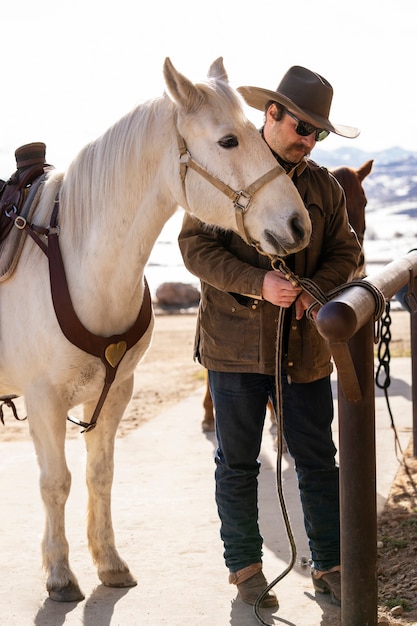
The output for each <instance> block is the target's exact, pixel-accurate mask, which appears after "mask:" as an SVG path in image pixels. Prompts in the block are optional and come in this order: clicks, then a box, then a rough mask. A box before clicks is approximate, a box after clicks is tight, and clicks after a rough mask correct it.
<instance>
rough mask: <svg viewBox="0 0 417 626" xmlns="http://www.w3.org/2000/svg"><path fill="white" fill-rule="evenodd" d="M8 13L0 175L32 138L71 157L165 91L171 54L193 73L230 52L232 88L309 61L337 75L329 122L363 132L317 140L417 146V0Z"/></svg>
mask: <svg viewBox="0 0 417 626" xmlns="http://www.w3.org/2000/svg"><path fill="white" fill-rule="evenodd" d="M145 9H146V10H145ZM0 19H1V33H0V59H1V65H2V72H1V74H2V79H1V86H0V102H1V104H0V111H1V132H0V178H1V177H3V178H6V177H8V176H9V175H10V174H11V173H12V172H13V171H14V169H15V160H14V151H15V149H16V148H17V147H18V146H20V145H22V144H24V143H29V142H32V141H44V142H45V143H46V144H47V160H48V161H49V162H50V163H52V164H53V165H55V166H56V167H57V168H59V169H61V168H65V167H66V166H67V165H68V163H69V162H70V161H71V160H72V159H73V158H74V156H75V155H76V154H77V153H78V151H79V150H80V149H81V148H82V147H83V146H84V145H85V144H86V143H88V142H89V141H90V140H92V139H95V138H96V137H97V136H98V135H100V134H101V133H102V132H103V131H104V130H106V128H108V127H109V126H110V125H111V124H113V123H114V122H115V121H116V120H117V119H119V118H120V117H121V116H122V115H123V114H124V113H126V112H128V111H130V110H131V109H132V108H133V107H134V106H135V105H136V104H138V103H140V102H143V101H145V100H148V99H150V98H154V97H156V96H159V95H161V94H162V92H163V91H164V88H165V85H164V81H163V76H162V65H163V62H164V59H165V57H166V56H169V57H170V58H171V60H172V62H173V63H174V65H175V66H176V68H177V69H178V70H179V71H180V72H182V73H183V74H185V75H186V76H187V77H189V78H190V79H192V80H194V81H196V82H200V81H204V80H205V79H206V76H207V70H208V67H209V65H210V64H211V62H212V61H214V59H216V58H217V57H219V56H223V59H224V64H225V67H226V70H227V72H228V74H229V80H230V82H231V84H232V85H233V86H234V87H237V86H239V85H255V86H258V87H265V88H267V89H275V88H276V87H277V85H278V83H279V81H280V79H281V78H282V76H283V74H284V73H285V72H286V71H287V69H288V68H289V67H290V66H292V65H303V66H305V67H308V68H309V69H311V70H314V71H316V72H318V73H319V74H322V75H323V76H324V77H325V78H327V80H328V81H329V82H330V83H331V84H332V85H333V88H334V97H333V105H332V111H331V115H330V119H331V121H333V122H335V123H340V124H347V125H351V126H357V127H359V128H361V131H362V132H361V135H360V136H359V138H357V139H353V140H352V139H351V140H348V139H340V138H337V137H336V136H335V135H331V136H330V137H329V138H328V139H326V140H325V142H323V144H321V145H320V147H322V148H326V149H328V150H332V149H335V148H338V147H340V146H343V145H349V146H356V147H358V148H361V149H364V150H368V151H371V152H372V151H377V150H381V149H384V148H388V147H392V146H401V147H403V148H406V149H410V150H415V151H417V122H416V119H417V114H416V107H415V93H416V88H415V81H416V78H415V76H416V72H415V59H416V44H415V41H416V29H417V26H416V24H417V2H416V0H396V1H395V2H393V1H392V0H344V2H341V1H340V0H298V1H297V2H293V1H292V0H285V1H280V0H275V2H274V1H273V0H267V1H263V0H258V1H257V2H250V0H210V1H209V2H204V3H203V2H199V0H177V1H175V0H156V1H155V0H153V1H152V0H42V2H39V3H38V2H34V0H4V1H3V2H2V9H1V15H0ZM246 113H247V115H248V117H249V118H250V119H251V120H252V121H253V122H254V123H255V124H256V125H257V126H259V125H260V124H261V122H262V114H261V113H260V112H257V111H255V110H254V109H250V108H248V109H247V111H246ZM313 154H314V153H313Z"/></svg>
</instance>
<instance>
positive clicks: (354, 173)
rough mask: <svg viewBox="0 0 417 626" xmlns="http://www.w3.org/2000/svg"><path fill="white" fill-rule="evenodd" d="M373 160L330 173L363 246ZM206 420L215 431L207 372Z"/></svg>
mask: <svg viewBox="0 0 417 626" xmlns="http://www.w3.org/2000/svg"><path fill="white" fill-rule="evenodd" d="M372 165H373V160H372V159H371V160H370V161H366V162H365V163H364V164H363V165H361V167H358V169H354V168H353V167H347V166H345V165H342V166H341V167H336V168H334V169H330V172H331V173H332V174H333V176H334V177H335V178H336V180H337V181H338V182H339V183H340V185H341V186H342V187H343V190H344V192H345V196H346V209H347V212H348V216H349V222H350V225H351V226H352V228H353V230H354V231H355V232H356V235H357V237H358V240H359V243H360V244H361V246H363V239H364V235H365V226H366V225H365V207H366V204H367V199H366V195H365V191H364V189H363V187H362V182H363V180H364V179H365V178H366V177H367V176H368V175H369V174H370V173H371V170H372ZM356 275H357V277H359V278H363V277H364V276H365V256H364V252H363V247H362V254H361V258H360V261H359V265H358V270H357V274H356ZM268 407H269V409H270V414H271V418H272V419H274V408H273V406H272V404H271V402H269V403H268ZM203 408H204V418H203V421H202V422H201V427H202V429H203V432H212V431H213V430H214V409H213V400H212V397H211V393H210V388H209V385H208V380H207V372H206V392H205V395H204V399H203Z"/></svg>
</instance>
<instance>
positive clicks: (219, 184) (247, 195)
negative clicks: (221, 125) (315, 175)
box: [175, 125, 285, 248]
mask: <svg viewBox="0 0 417 626" xmlns="http://www.w3.org/2000/svg"><path fill="white" fill-rule="evenodd" d="M175 129H176V132H177V141H178V149H179V162H180V176H181V184H182V190H183V193H184V197H185V199H187V191H186V187H185V177H186V174H187V170H188V168H189V167H191V169H193V170H194V171H195V172H197V174H200V176H202V177H203V178H205V180H207V181H208V182H209V183H211V184H212V185H213V186H214V187H216V188H217V189H219V190H220V191H222V192H223V193H224V194H225V195H226V196H228V198H230V199H231V200H232V201H233V206H234V207H235V216H236V225H237V230H238V233H239V235H240V236H241V237H242V239H243V240H244V241H245V242H246V243H247V244H249V245H251V246H255V247H256V248H259V242H258V241H255V240H254V239H251V238H250V237H249V236H248V234H247V232H246V229H245V224H244V216H245V214H246V213H247V211H248V209H249V206H250V203H251V201H252V198H253V196H254V194H255V193H256V192H257V191H258V190H259V189H261V187H263V186H264V185H266V184H267V183H269V182H270V181H271V180H273V179H274V178H276V177H277V176H279V175H280V174H285V171H284V169H283V168H282V167H281V166H280V165H277V166H276V167H274V168H272V170H269V172H266V174H263V175H262V176H260V177H259V178H258V179H257V180H255V182H253V183H252V184H251V185H249V187H247V188H246V189H242V190H240V191H234V190H233V189H232V188H231V187H229V185H226V183H224V182H223V181H222V180H220V179H219V178H217V176H214V175H213V174H210V172H208V171H207V170H206V169H205V168H204V167H202V166H201V165H199V164H198V163H197V162H196V161H195V160H194V159H193V157H192V156H191V153H190V151H189V150H188V148H187V144H186V143H185V139H184V138H183V137H182V136H181V135H180V134H179V132H178V128H177V125H175Z"/></svg>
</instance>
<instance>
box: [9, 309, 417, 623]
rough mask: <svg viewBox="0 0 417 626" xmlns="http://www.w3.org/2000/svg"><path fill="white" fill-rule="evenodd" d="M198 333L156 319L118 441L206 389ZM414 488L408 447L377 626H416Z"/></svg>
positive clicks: (393, 347)
mask: <svg viewBox="0 0 417 626" xmlns="http://www.w3.org/2000/svg"><path fill="white" fill-rule="evenodd" d="M391 319H392V325H391V335H392V338H391V342H390V352H391V356H392V357H393V358H395V357H396V356H409V355H410V323H409V314H408V313H407V312H405V311H393V312H392V313H391ZM194 329H195V315H194V314H172V315H170V314H163V315H161V314H160V315H157V316H156V323H155V332H154V337H153V341H152V345H151V348H150V349H149V351H148V353H147V354H146V355H145V357H144V359H143V360H142V362H141V363H140V364H139V365H138V367H137V369H136V374H135V377H136V384H135V392H134V396H133V398H132V400H131V403H130V405H129V407H128V410H127V412H126V414H125V416H124V418H123V420H122V422H121V424H120V427H119V434H118V436H119V437H125V436H126V435H127V434H129V432H131V431H132V430H135V429H137V428H140V427H141V425H142V424H143V423H145V422H146V421H149V420H152V419H153V418H154V417H155V416H156V415H158V414H159V413H160V412H161V411H162V410H164V409H166V408H167V407H169V406H171V405H173V404H176V403H178V402H179V401H181V400H183V399H184V398H186V397H187V396H188V395H189V394H190V393H191V392H193V391H194V390H195V389H197V388H198V387H201V386H202V385H203V384H204V370H203V369H202V368H201V366H200V365H198V364H197V363H194V362H193V360H192V351H193V341H194ZM19 402H20V404H19V403H18V405H17V406H18V410H19V415H20V416H22V417H23V416H24V404H23V402H22V401H21V400H19ZM3 412H4V421H5V425H4V426H3V425H2V424H0V437H1V439H2V441H10V442H16V441H19V440H23V439H28V438H29V433H28V426H27V423H26V422H25V421H22V422H18V421H16V420H15V419H14V418H13V415H12V413H11V411H10V409H8V408H7V407H3ZM202 414H203V409H201V414H200V415H196V416H195V427H196V428H197V429H198V428H200V427H201V426H200V423H201V419H202ZM68 436H69V437H75V436H77V437H78V436H79V429H78V427H76V426H74V425H73V424H71V423H68ZM416 484H417V460H415V459H413V458H412V448H411V447H410V448H409V449H408V450H407V451H405V457H404V463H403V465H402V466H401V467H400V469H399V471H398V473H397V476H396V479H395V481H394V483H393V485H392V489H391V493H390V496H389V499H388V501H387V503H386V506H385V509H384V511H383V512H382V514H381V515H380V517H379V519H378V595H379V609H378V615H379V622H378V623H379V624H391V625H392V626H394V625H397V626H400V625H401V626H402V625H405V624H407V625H411V624H417V492H416Z"/></svg>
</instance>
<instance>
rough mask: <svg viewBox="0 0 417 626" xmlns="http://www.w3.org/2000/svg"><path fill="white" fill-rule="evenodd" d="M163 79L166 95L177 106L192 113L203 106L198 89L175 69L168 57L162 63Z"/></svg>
mask: <svg viewBox="0 0 417 626" xmlns="http://www.w3.org/2000/svg"><path fill="white" fill-rule="evenodd" d="M164 78H165V83H166V86H167V87H168V93H169V95H170V96H171V98H172V99H173V100H174V102H176V103H177V104H178V106H180V107H181V108H183V109H185V110H186V111H187V112H192V111H196V110H197V109H198V108H199V107H200V106H201V105H202V104H203V102H204V99H203V96H202V95H201V93H200V91H199V89H198V88H197V87H196V86H195V85H194V84H193V83H192V82H191V81H190V80H188V78H186V77H185V76H183V75H182V74H180V73H179V72H178V71H177V70H176V69H175V67H174V66H173V65H172V62H171V59H170V58H169V57H167V58H166V59H165V63H164Z"/></svg>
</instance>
